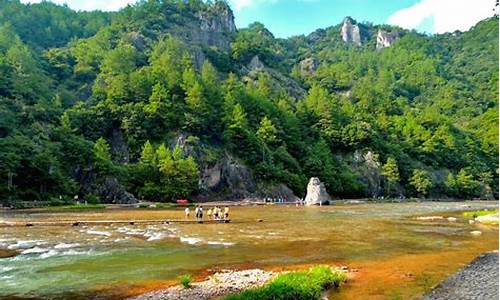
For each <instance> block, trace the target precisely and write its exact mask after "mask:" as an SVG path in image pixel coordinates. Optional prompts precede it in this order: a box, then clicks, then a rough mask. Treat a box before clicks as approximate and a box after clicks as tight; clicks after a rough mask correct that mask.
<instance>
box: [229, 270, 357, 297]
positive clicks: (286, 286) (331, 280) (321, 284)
mask: <svg viewBox="0 0 500 300" xmlns="http://www.w3.org/2000/svg"><path fill="white" fill-rule="evenodd" d="M346 279H347V273H346V272H344V271H340V270H332V269H331V268H330V267H328V266H315V267H313V268H311V269H309V270H306V271H295V272H289V273H284V274H281V275H278V276H277V277H276V278H275V279H273V280H272V281H271V282H270V283H268V284H266V285H265V286H263V287H260V288H255V289H250V290H246V291H244V292H242V293H240V294H236V295H231V296H228V297H226V298H225V300H267V299H268V300H286V299H294V300H313V299H321V294H322V292H323V291H325V290H326V289H328V288H330V287H339V286H340V285H341V284H342V283H344V282H345V281H346Z"/></svg>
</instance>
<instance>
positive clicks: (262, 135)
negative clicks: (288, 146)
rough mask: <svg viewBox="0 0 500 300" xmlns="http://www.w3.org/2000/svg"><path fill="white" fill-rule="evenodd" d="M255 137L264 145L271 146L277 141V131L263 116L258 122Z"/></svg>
mask: <svg viewBox="0 0 500 300" xmlns="http://www.w3.org/2000/svg"><path fill="white" fill-rule="evenodd" d="M257 137H258V138H259V139H260V140H261V141H262V143H264V144H268V145H269V144H273V143H275V142H276V141H277V140H278V130H277V129H276V127H275V126H274V124H273V122H272V121H271V120H270V119H269V118H268V117H267V116H265V117H264V118H262V120H261V121H260V126H259V128H258V129H257Z"/></svg>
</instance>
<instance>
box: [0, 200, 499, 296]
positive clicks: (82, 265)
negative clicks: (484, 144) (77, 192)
mask: <svg viewBox="0 0 500 300" xmlns="http://www.w3.org/2000/svg"><path fill="white" fill-rule="evenodd" d="M496 207H498V202H479V201H474V202H460V203H438V202H424V203H404V204H389V203H388V204H357V205H336V206H323V207H311V208H304V207H295V206H252V207H250V206H247V207H233V208H231V219H232V223H230V224H168V225H167V224H156V225H140V224H137V225H120V224H112V225H99V226H97V225H96V226H78V227H72V226H67V225H66V226H50V227H49V226H47V227H41V226H40V227H37V226H34V227H10V228H5V227H4V228H0V249H10V250H16V251H18V252H19V253H20V254H19V255H17V256H15V257H10V258H0V298H3V299H14V298H15V299H19V298H44V299H47V298H50V299H79V298H80V299H87V298H96V299H106V298H116V299H118V298H124V297H126V296H130V295H134V294H137V293H140V292H145V291H148V290H152V289H156V288H160V287H162V286H165V285H168V284H172V283H175V281H176V278H177V277H178V276H179V275H181V274H186V273H189V274H194V275H195V276H198V278H202V277H203V276H206V275H207V274H209V273H211V272H214V271H217V270H221V269H231V268H236V269H244V268H253V267H260V268H264V269H272V270H283V269H288V268H291V269H293V268H299V267H304V266H307V265H310V264H316V263H329V264H334V265H346V266H348V267H349V268H350V269H351V270H353V272H352V273H351V278H350V279H349V281H348V283H347V284H346V285H345V286H343V287H342V288H341V289H340V291H333V292H332V293H330V298H331V299H411V298H416V297H418V296H419V295H421V294H422V293H424V292H425V291H427V290H428V289H429V288H430V287H432V286H433V285H434V284H436V283H437V282H438V281H440V280H442V279H444V278H446V276H448V275H449V274H450V273H452V272H454V271H456V270H457V269H458V268H460V267H461V266H463V264H465V263H467V262H469V261H470V260H472V259H473V258H474V257H475V256H477V255H479V254H480V253H482V252H485V251H490V250H495V249H498V226H497V225H480V224H469V222H468V220H467V219H465V218H462V217H461V213H460V211H463V210H475V209H483V208H496ZM417 216H444V217H445V218H443V219H441V220H434V221H422V220H418V219H417V218H416V217H417ZM448 216H455V217H457V220H456V221H454V222H453V221H448V220H447V219H446V217H448ZM166 218H183V211H182V210H180V209H179V210H151V209H149V210H148V209H107V210H96V211H78V212H74V211H73V212H67V211H65V212H55V211H54V212H50V211H31V212H23V211H4V212H0V221H24V220H29V221H55V220H72V221H75V220H124V219H125V220H140V219H148V220H149V219H159V220H160V219H166ZM258 219H262V220H263V222H258V221H257V220H258ZM474 230H479V231H481V232H482V235H481V236H473V235H471V234H470V232H471V231H474Z"/></svg>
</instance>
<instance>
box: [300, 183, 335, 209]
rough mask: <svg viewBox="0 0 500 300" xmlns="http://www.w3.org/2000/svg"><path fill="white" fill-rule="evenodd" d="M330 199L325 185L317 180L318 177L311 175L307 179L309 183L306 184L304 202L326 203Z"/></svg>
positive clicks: (308, 204)
mask: <svg viewBox="0 0 500 300" xmlns="http://www.w3.org/2000/svg"><path fill="white" fill-rule="evenodd" d="M331 200H332V198H331V197H330V195H328V192H327V191H326V188H325V185H324V184H323V183H322V182H321V181H320V180H319V178H318V177H311V179H309V183H308V184H307V195H306V199H305V204H306V205H307V206H310V205H321V204H328V203H330V201H331Z"/></svg>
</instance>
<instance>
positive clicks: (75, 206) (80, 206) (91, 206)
mask: <svg viewBox="0 0 500 300" xmlns="http://www.w3.org/2000/svg"><path fill="white" fill-rule="evenodd" d="M105 208H106V205H104V204H87V205H85V204H72V205H63V206H52V207H50V209H51V210H65V209H105Z"/></svg>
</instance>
